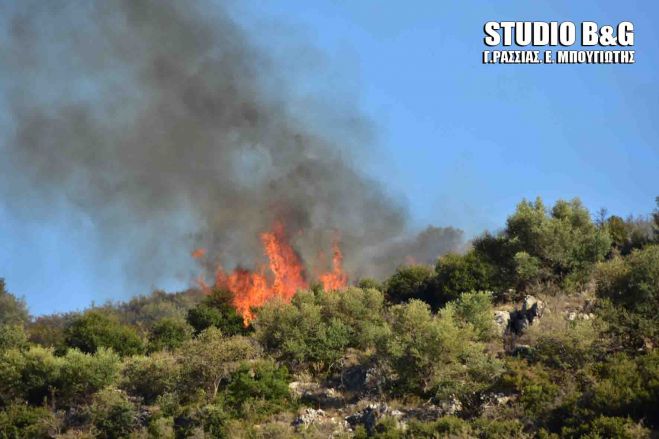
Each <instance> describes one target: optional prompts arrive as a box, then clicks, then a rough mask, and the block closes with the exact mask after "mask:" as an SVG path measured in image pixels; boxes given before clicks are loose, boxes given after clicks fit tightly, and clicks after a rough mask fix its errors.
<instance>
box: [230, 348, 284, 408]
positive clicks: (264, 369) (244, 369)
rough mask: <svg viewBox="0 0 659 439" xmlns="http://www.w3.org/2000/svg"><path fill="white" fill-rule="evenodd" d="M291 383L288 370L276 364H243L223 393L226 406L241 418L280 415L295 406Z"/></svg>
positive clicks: (270, 362) (232, 376)
mask: <svg viewBox="0 0 659 439" xmlns="http://www.w3.org/2000/svg"><path fill="white" fill-rule="evenodd" d="M288 382H289V376H288V370H287V369H286V368H285V367H278V366H277V365H276V364H275V363H274V362H273V361H269V360H261V361H258V362H256V363H254V364H243V365H241V366H240V368H239V369H238V370H237V371H236V372H234V373H233V374H232V375H231V378H230V379H229V383H228V384H227V386H226V389H225V391H224V392H223V399H224V403H225V405H226V406H227V407H228V408H230V409H231V410H232V411H233V412H234V413H236V414H237V415H256V416H264V415H268V414H271V413H276V412H278V411H281V410H283V409H285V408H287V407H288V406H289V405H290V403H291V396H290V390H289V388H288ZM255 410H256V412H254V411H255Z"/></svg>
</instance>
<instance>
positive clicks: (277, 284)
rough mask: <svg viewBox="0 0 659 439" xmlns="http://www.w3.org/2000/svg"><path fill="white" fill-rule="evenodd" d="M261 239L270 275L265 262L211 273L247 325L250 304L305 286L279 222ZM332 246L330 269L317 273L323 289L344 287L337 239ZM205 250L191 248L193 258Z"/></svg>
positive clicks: (300, 266) (283, 296)
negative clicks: (230, 295) (253, 268)
mask: <svg viewBox="0 0 659 439" xmlns="http://www.w3.org/2000/svg"><path fill="white" fill-rule="evenodd" d="M261 243H262V244H263V252H264V254H265V256H266V257H267V259H268V266H267V268H268V269H269V271H270V273H271V277H270V276H267V275H266V267H265V266H262V267H261V268H260V270H258V271H250V270H246V269H244V268H240V267H239V268H236V269H234V270H233V272H231V273H226V272H225V271H224V269H223V268H222V267H221V266H220V267H218V269H217V271H216V273H215V285H214V286H215V287H216V288H222V289H227V290H229V291H231V293H233V305H234V306H235V307H236V310H237V311H238V312H239V313H240V314H241V315H242V316H243V320H244V322H245V326H247V325H249V322H250V321H252V319H253V318H254V313H253V309H254V308H258V307H261V306H263V305H264V304H265V303H266V302H267V301H268V300H270V299H272V298H274V297H280V298H281V299H283V300H285V301H287V302H290V300H291V299H292V298H293V296H294V295H295V293H296V292H297V291H298V290H303V289H306V288H308V287H309V284H308V282H307V280H306V278H305V270H304V265H303V263H302V261H301V259H300V257H299V256H298V254H297V252H296V251H295V250H294V249H293V247H292V246H291V244H290V243H289V242H288V239H287V236H286V233H285V229H284V225H283V224H282V223H279V222H278V223H275V225H274V227H273V228H272V230H271V231H269V232H264V233H262V234H261ZM332 250H333V257H332V271H330V272H328V273H324V274H321V275H320V276H319V280H320V282H321V283H322V285H323V288H324V289H325V291H333V290H338V289H341V288H345V287H346V285H347V284H348V276H347V275H346V274H345V273H344V272H343V255H342V253H341V250H340V248H339V243H338V240H335V241H334V243H333V245H332ZM205 254H206V251H205V249H197V250H195V251H194V252H192V255H193V257H195V258H196V259H199V258H202V257H203V256H205ZM269 277H270V279H269ZM269 280H270V281H269ZM198 284H199V287H200V288H201V289H202V290H203V291H205V292H206V293H209V292H210V287H209V286H208V285H207V284H206V282H205V280H204V279H203V278H199V280H198Z"/></svg>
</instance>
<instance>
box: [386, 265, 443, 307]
mask: <svg viewBox="0 0 659 439" xmlns="http://www.w3.org/2000/svg"><path fill="white" fill-rule="evenodd" d="M434 280H435V273H434V272H433V271H432V269H431V268H430V267H427V266H425V265H409V266H403V267H399V268H398V269H397V270H396V273H394V274H393V275H392V276H391V277H390V278H389V279H388V280H387V283H386V285H387V287H386V297H387V300H389V301H390V302H393V303H403V302H407V301H408V300H411V299H419V300H424V301H426V302H428V303H429V302H430V301H432V300H433V288H434Z"/></svg>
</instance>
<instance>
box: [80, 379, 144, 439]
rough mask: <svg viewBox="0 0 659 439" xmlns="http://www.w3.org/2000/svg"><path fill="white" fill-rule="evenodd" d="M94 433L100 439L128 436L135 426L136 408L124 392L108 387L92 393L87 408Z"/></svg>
mask: <svg viewBox="0 0 659 439" xmlns="http://www.w3.org/2000/svg"><path fill="white" fill-rule="evenodd" d="M89 411H90V415H91V421H92V424H93V428H94V432H95V435H96V436H97V437H99V438H102V439H119V438H125V437H128V435H129V434H130V432H131V431H132V430H133V428H134V427H136V426H137V410H136V408H135V406H134V405H133V404H132V403H131V402H130V401H129V399H128V397H127V396H126V394H125V393H123V392H122V391H120V390H117V389H115V388H112V387H109V388H106V389H104V390H101V391H100V392H98V393H97V394H96V395H94V400H93V402H92V404H91V406H90V408H89Z"/></svg>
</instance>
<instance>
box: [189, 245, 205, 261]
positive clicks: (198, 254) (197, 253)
mask: <svg viewBox="0 0 659 439" xmlns="http://www.w3.org/2000/svg"><path fill="white" fill-rule="evenodd" d="M204 256H206V249H205V248H201V247H199V248H196V249H194V250H192V257H193V258H194V259H201V258H203V257H204Z"/></svg>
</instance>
